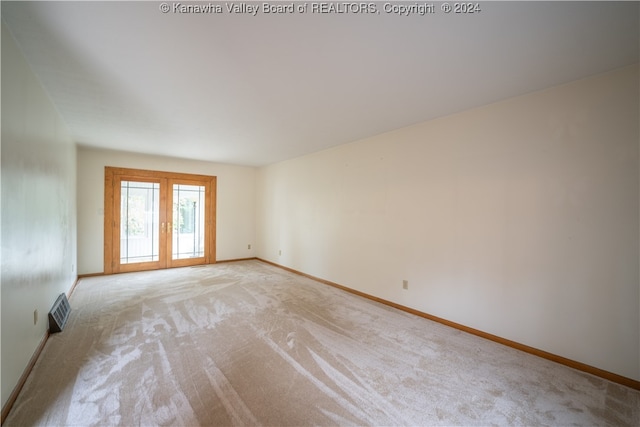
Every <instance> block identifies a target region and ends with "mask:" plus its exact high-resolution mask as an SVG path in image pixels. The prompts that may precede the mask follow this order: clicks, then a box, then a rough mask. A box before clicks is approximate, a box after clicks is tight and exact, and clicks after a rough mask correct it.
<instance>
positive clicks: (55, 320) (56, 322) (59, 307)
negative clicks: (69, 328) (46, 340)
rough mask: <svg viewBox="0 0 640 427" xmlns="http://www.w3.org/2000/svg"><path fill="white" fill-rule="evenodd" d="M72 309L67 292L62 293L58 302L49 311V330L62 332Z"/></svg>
mask: <svg viewBox="0 0 640 427" xmlns="http://www.w3.org/2000/svg"><path fill="white" fill-rule="evenodd" d="M70 311H71V306H70V305H69V300H67V296H66V295H65V294H60V296H59V297H58V299H57V300H56V302H55V303H54V304H53V307H51V311H50V312H49V332H50V333H54V332H62V329H63V328H64V325H65V323H67V318H68V317H69V312H70Z"/></svg>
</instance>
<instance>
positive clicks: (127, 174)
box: [104, 166, 217, 274]
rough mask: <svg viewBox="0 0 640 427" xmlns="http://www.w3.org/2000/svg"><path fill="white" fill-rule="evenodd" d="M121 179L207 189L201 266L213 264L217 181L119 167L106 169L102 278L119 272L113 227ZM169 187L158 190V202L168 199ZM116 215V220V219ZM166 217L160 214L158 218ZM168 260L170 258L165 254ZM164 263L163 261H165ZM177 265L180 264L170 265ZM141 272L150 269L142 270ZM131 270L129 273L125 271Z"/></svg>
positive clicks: (118, 215)
mask: <svg viewBox="0 0 640 427" xmlns="http://www.w3.org/2000/svg"><path fill="white" fill-rule="evenodd" d="M121 178H126V179H127V180H140V181H153V182H161V183H163V182H164V183H165V184H166V183H168V182H172V181H189V182H192V181H194V182H201V183H205V186H206V193H207V194H206V197H205V205H206V206H205V212H207V218H206V222H207V228H206V234H205V240H206V243H205V256H204V262H203V263H204V264H214V263H215V262H216V216H217V215H216V199H217V191H216V190H217V177H215V176H209V175H195V174H187V173H175V172H163V171H154V170H145V169H128V168H118V167H110V166H106V167H105V179H104V274H114V273H119V272H122V271H121V270H120V268H119V261H118V258H117V257H118V256H119V255H118V254H119V252H120V250H119V249H120V248H119V242H117V241H116V240H117V239H119V233H118V232H117V230H116V227H119V224H120V221H119V218H120V214H119V212H116V202H117V201H116V200H115V198H114V197H115V195H116V190H115V183H116V181H120V179H121ZM168 191H169V189H168V185H165V189H164V191H162V190H161V196H160V197H161V200H165V201H166V199H167V192H168ZM116 215H117V218H116ZM164 215H165V213H163V212H161V216H164ZM166 256H167V257H169V258H170V257H171V254H170V253H169V254H166ZM165 261H166V260H165ZM170 264H171V263H170V262H161V263H160V264H159V265H160V266H159V267H152V268H165V267H166V266H167V265H170ZM173 264H174V265H180V263H177V264H176V263H173ZM142 267H143V268H141V269H149V268H147V267H145V266H142ZM126 270H130V269H128V268H127V269H126Z"/></svg>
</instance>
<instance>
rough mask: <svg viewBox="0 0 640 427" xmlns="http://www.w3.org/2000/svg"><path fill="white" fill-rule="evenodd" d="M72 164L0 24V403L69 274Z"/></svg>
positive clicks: (68, 146)
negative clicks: (0, 191)
mask: <svg viewBox="0 0 640 427" xmlns="http://www.w3.org/2000/svg"><path fill="white" fill-rule="evenodd" d="M75 164H76V148H75V144H74V143H73V141H72V140H71V138H70V137H69V135H68V133H67V130H66V128H65V125H64V123H63V122H62V120H61V118H60V116H59V115H58V114H57V112H56V110H55V108H54V107H53V105H52V104H51V102H50V100H49V98H48V96H47V95H46V94H45V92H44V91H43V89H42V87H41V86H40V84H39V82H38V81H37V79H36V77H35V76H34V75H33V73H32V72H31V70H30V69H29V67H28V65H27V63H26V62H25V60H24V58H23V57H22V54H21V53H20V52H19V50H18V49H17V46H16V44H15V41H14V40H13V38H12V37H11V35H10V34H9V32H8V31H7V30H6V28H5V26H4V23H3V24H2V209H1V211H2V227H1V228H2V238H1V240H2V261H1V262H2V277H1V280H0V287H1V296H2V351H1V353H2V359H1V361H2V362H1V365H2V366H1V370H2V381H1V382H2V405H3V406H4V404H5V403H6V401H7V399H8V397H9V395H10V393H11V391H12V390H13V388H14V387H15V385H16V384H17V382H18V379H19V378H20V376H21V375H22V373H23V372H24V369H25V368H26V366H27V363H28V362H29V359H30V358H31V356H32V355H33V353H34V351H35V350H36V348H37V347H38V344H39V343H40V342H41V340H42V339H43V337H44V335H45V333H46V331H47V325H48V323H47V322H48V319H47V313H48V312H49V310H50V308H51V306H52V305H53V303H54V302H55V300H56V298H57V297H58V295H59V294H60V293H63V292H67V291H69V290H70V288H71V286H72V285H73V283H74V281H75V275H76V271H75V270H76V169H75ZM35 310H37V311H38V319H37V321H36V322H34V311H35Z"/></svg>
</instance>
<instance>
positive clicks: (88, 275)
mask: <svg viewBox="0 0 640 427" xmlns="http://www.w3.org/2000/svg"><path fill="white" fill-rule="evenodd" d="M104 275H105V274H104V272H103V273H87V274H78V279H84V278H85V277H97V276H104Z"/></svg>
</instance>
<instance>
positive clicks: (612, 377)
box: [256, 258, 640, 390]
mask: <svg viewBox="0 0 640 427" xmlns="http://www.w3.org/2000/svg"><path fill="white" fill-rule="evenodd" d="M256 259H257V260H258V261H262V262H264V263H266V264H270V265H273V266H274V267H278V268H281V269H283V270H286V271H289V272H291V273H294V274H298V275H300V276H303V277H307V278H309V279H313V280H315V281H317V282H320V283H324V284H325V285H329V286H333V287H334V288H338V289H341V290H343V291H346V292H349V293H352V294H354V295H358V296H361V297H363V298H367V299H370V300H372V301H376V302H379V303H381V304H384V305H387V306H389V307H393V308H396V309H398V310H402V311H404V312H406V313H410V314H413V315H415V316H419V317H422V318H425V319H429V320H433V321H434V322H438V323H441V324H443V325H446V326H450V327H452V328H455V329H458V330H460V331H463V332H467V333H469V334H472V335H476V336H478V337H481V338H485V339H488V340H490V341H493V342H496V343H498V344H502V345H506V346H507V347H511V348H515V349H516V350H520V351H523V352H525V353H529V354H533V355H534V356H538V357H541V358H543V359H547V360H551V361H553V362H556V363H559V364H561V365H565V366H568V367H570V368H573V369H576V370H578V371H582V372H586V373H588V374H591V375H595V376H597V377H600V378H604V379H606V380H609V381H612V382H614V383H617V384H621V385H624V386H626V387H629V388H632V389H635V390H640V381H636V380H634V379H631V378H627V377H624V376H622V375H618V374H614V373H613V372H609V371H605V370H603V369H600V368H596V367H595V366H591V365H587V364H586V363H582V362H578V361H575V360H571V359H567V358H566V357H563V356H558V355H557V354H553V353H549V352H546V351H544V350H540V349H537V348H535V347H530V346H528V345H525V344H521V343H519V342H516V341H511V340H508V339H506V338H502V337H499V336H497V335H493V334H490V333H488V332H484V331H480V330H478V329H474V328H470V327H468V326H465V325H461V324H459V323H455V322H452V321H450V320H446V319H443V318H440V317H437V316H433V315H431V314H428V313H424V312H422V311H419V310H415V309H413V308H410V307H406V306H404V305H401V304H397V303H395V302H391V301H387V300H384V299H382V298H378V297H375V296H373V295H369V294H366V293H364V292H360V291H357V290H355V289H351V288H348V287H346V286H343V285H340V284H338V283H334V282H330V281H328V280H324V279H321V278H319V277H315V276H312V275H310V274H306V273H303V272H301V271H297V270H294V269H292V268H289V267H285V266H283V265H280V264H276V263H275V262H271V261H267V260H265V259H262V258H256Z"/></svg>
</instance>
